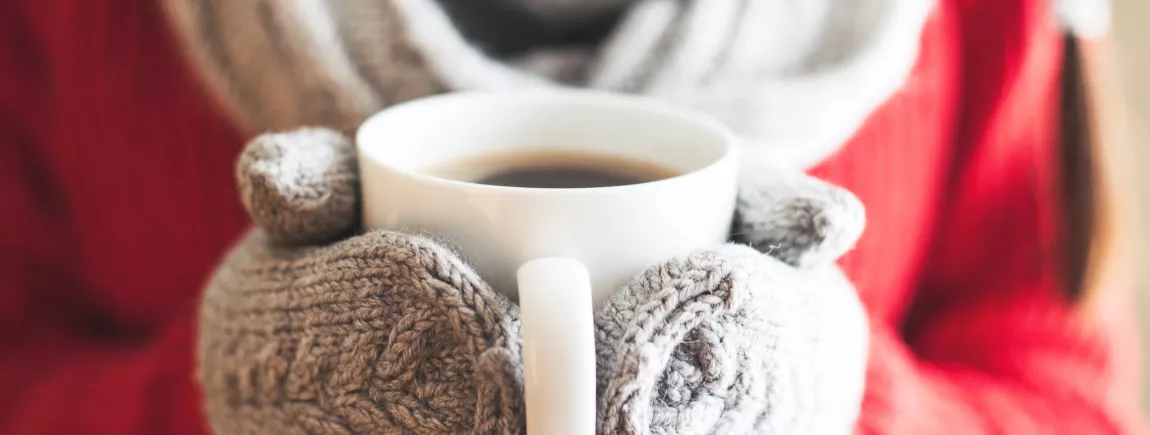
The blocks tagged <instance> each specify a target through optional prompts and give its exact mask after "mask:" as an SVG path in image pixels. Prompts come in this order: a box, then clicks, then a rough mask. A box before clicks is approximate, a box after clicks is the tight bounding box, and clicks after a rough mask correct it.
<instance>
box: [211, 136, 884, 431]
mask: <svg viewBox="0 0 1150 435" xmlns="http://www.w3.org/2000/svg"><path fill="white" fill-rule="evenodd" d="M238 166H239V167H238V171H237V174H238V177H239V184H240V192H241V195H242V199H243V201H244V204H245V205H246V206H247V207H248V210H249V212H250V213H251V215H252V217H253V219H254V220H255V222H256V223H257V225H258V227H259V228H258V229H257V230H254V231H253V232H252V233H251V234H249V235H248V236H246V237H245V238H244V239H243V240H242V241H241V242H240V243H239V244H238V245H237V246H236V247H235V248H234V249H233V250H232V252H231V253H230V254H229V255H228V256H227V257H226V258H225V259H224V261H223V262H222V264H221V265H220V266H219V268H218V269H217V271H216V272H215V274H214V275H213V277H212V280H211V281H210V283H209V286H208V289H207V293H206V295H205V297H204V302H203V308H202V312H201V326H200V346H199V353H198V358H199V362H200V372H199V377H200V380H201V382H202V384H203V387H204V392H205V396H206V400H207V407H206V409H207V414H208V418H209V421H210V423H211V426H212V427H213V429H214V430H215V431H216V433H218V434H220V435H230V434H264V433H267V434H303V433H485V434H487V433H522V432H523V431H524V407H525V404H524V403H523V398H522V371H521V356H520V348H519V345H520V337H519V335H518V334H519V315H518V309H517V307H516V306H515V305H514V304H512V303H510V302H509V301H508V300H507V299H506V298H504V297H503V296H502V295H501V294H500V293H499V292H496V291H494V290H493V289H491V288H490V287H489V286H488V285H487V284H486V283H484V282H483V280H482V279H481V278H480V277H478V276H477V275H476V274H475V272H474V271H472V269H471V268H470V267H468V266H467V264H465V263H464V262H462V261H461V260H460V259H459V258H458V257H457V256H456V255H455V254H454V253H453V252H451V251H450V250H448V249H446V248H444V247H442V246H441V245H439V244H437V243H436V242H435V241H433V240H431V239H429V238H427V237H424V236H421V235H411V234H403V233H397V232H387V231H375V232H369V233H366V234H359V235H352V234H354V233H355V228H356V227H357V225H358V222H357V219H356V218H357V214H358V197H357V193H358V189H357V188H356V184H357V183H358V180H357V177H356V173H355V165H354V152H353V148H352V146H351V144H350V143H349V141H347V140H346V139H344V138H343V137H342V136H340V135H339V134H336V133H333V132H329V131H325V130H314V129H313V130H299V131H295V132H291V133H284V134H272V135H265V136H261V137H260V138H257V139H256V140H254V141H253V142H252V143H251V144H249V146H248V148H247V150H246V151H245V153H244V155H243V156H242V158H241V159H240V163H239V165H238ZM756 175H757V176H756V177H755V178H754V179H751V180H753V181H749V183H751V184H749V185H747V186H744V188H743V193H742V196H743V197H742V199H741V201H740V209H741V210H740V216H741V218H740V221H739V223H738V226H737V228H736V229H737V234H739V235H740V238H742V239H744V241H746V242H748V243H752V244H753V245H754V246H756V247H759V248H761V249H762V250H764V251H766V252H768V253H770V254H771V255H762V254H761V253H760V252H758V251H756V250H754V249H751V248H749V247H747V246H742V245H726V246H720V247H716V248H715V249H711V250H707V251H703V252H699V253H696V254H693V255H690V256H687V257H685V258H679V259H673V260H670V261H668V262H667V263H665V264H662V265H660V266H657V267H654V268H652V269H651V270H649V271H647V272H646V273H644V274H642V275H641V276H639V277H636V278H635V279H634V280H633V281H632V282H631V283H630V284H629V285H627V286H626V287H625V288H623V289H620V290H619V291H618V292H617V293H616V294H615V295H614V296H613V298H612V299H611V300H610V301H609V302H608V304H607V305H606V306H605V307H604V308H603V309H601V310H600V312H599V313H598V314H597V316H596V328H597V331H596V339H597V352H598V367H599V385H598V387H599V401H600V403H599V418H600V422H599V425H600V431H599V432H600V433H653V434H670V433H676V434H737V433H787V434H791V433H813V434H826V433H832V434H833V433H847V432H848V431H849V430H850V427H851V425H852V424H853V421H854V418H855V415H856V414H857V411H858V406H859V401H860V397H861V390H862V379H863V372H864V367H865V346H866V341H865V337H866V323H865V319H864V314H863V311H862V308H861V306H860V304H859V303H858V299H857V297H856V296H855V295H854V293H853V289H852V288H851V286H850V285H849V283H848V282H846V280H845V279H843V277H842V275H841V274H838V273H837V271H836V269H835V268H834V267H833V265H832V264H831V261H832V260H833V259H834V258H835V257H837V256H838V255H839V254H840V253H842V252H843V251H844V250H846V249H847V248H848V247H849V246H850V244H852V243H853V242H854V238H855V237H857V235H858V232H859V231H860V230H861V225H862V215H861V205H859V204H858V203H857V201H856V200H854V197H853V196H851V195H850V194H849V193H845V192H844V191H841V190H839V189H837V188H832V187H828V186H826V185H825V184H822V183H821V182H818V181H817V180H814V179H811V178H805V177H804V176H802V175H801V174H800V173H790V172H786V171H775V170H772V171H764V172H756ZM759 201H767V202H769V204H767V203H760V202H759ZM348 235H351V236H350V237H348ZM345 237H346V238H345ZM341 238H342V239H341ZM796 265H797V266H798V267H796Z"/></svg>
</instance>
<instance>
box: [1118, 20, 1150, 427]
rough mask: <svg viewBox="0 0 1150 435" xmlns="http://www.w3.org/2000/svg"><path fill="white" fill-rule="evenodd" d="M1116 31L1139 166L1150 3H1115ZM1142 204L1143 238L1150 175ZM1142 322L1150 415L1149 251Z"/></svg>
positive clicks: (1144, 153) (1148, 128)
mask: <svg viewBox="0 0 1150 435" xmlns="http://www.w3.org/2000/svg"><path fill="white" fill-rule="evenodd" d="M1114 9H1115V10H1114V12H1115V13H1114V18H1115V20H1114V31H1115V35H1116V37H1117V40H1118V50H1119V54H1120V59H1119V61H1120V63H1121V65H1122V69H1123V71H1122V79H1123V81H1124V86H1125V91H1126V104H1127V105H1128V106H1129V109H1130V118H1131V119H1130V128H1131V130H1132V131H1131V134H1132V135H1133V139H1134V145H1135V148H1136V150H1137V151H1136V155H1137V156H1138V162H1135V164H1138V163H1140V162H1145V161H1147V160H1148V159H1150V150H1148V149H1147V148H1146V146H1145V144H1146V143H1147V141H1150V81H1148V80H1146V79H1147V78H1148V77H1150V23H1148V22H1147V20H1148V19H1150V2H1148V1H1146V0H1114ZM1135 174H1138V175H1139V177H1141V178H1140V179H1139V180H1138V192H1139V200H1140V201H1141V207H1140V208H1141V210H1140V211H1141V218H1142V220H1141V222H1144V224H1143V229H1142V231H1143V235H1145V234H1150V233H1148V232H1147V228H1146V226H1147V225H1146V224H1145V222H1147V221H1146V217H1147V216H1150V207H1147V206H1148V205H1150V171H1146V170H1141V171H1135ZM1140 254H1141V255H1140V257H1139V258H1140V259H1141V263H1142V264H1140V267H1139V270H1140V273H1141V279H1140V280H1139V292H1138V297H1139V303H1138V310H1139V316H1138V317H1139V318H1140V319H1141V322H1142V341H1143V355H1145V356H1143V366H1144V367H1145V368H1144V370H1143V378H1144V381H1143V388H1142V391H1143V394H1142V396H1143V399H1142V407H1143V409H1145V410H1147V411H1148V412H1150V375H1148V374H1150V352H1148V351H1150V255H1148V254H1150V250H1147V249H1145V248H1143V250H1142V252H1141V253H1140Z"/></svg>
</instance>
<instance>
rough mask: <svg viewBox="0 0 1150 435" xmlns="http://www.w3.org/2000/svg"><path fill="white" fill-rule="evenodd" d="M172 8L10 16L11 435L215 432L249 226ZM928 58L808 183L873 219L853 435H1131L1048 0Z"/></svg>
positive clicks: (862, 259) (1126, 343) (1006, 4)
mask: <svg viewBox="0 0 1150 435" xmlns="http://www.w3.org/2000/svg"><path fill="white" fill-rule="evenodd" d="M158 3H160V2H157V1H155V0H85V1H65V0H60V1H45V0H6V1H4V2H3V3H0V210H2V214H0V216H3V218H2V219H3V220H2V221H0V349H2V350H0V389H3V391H4V392H5V394H3V395H0V433H3V434H8V435H30V434H81V433H83V434H98V433H108V434H202V433H204V431H205V427H204V422H203V419H202V418H201V409H200V398H199V397H198V392H197V390H196V387H195V383H194V381H193V364H192V361H193V348H194V346H193V342H194V337H193V328H192V327H191V325H192V319H193V313H194V310H195V305H196V295H197V292H198V291H199V289H200V287H201V285H202V283H203V281H204V278H205V274H206V273H207V271H208V270H209V268H210V267H211V265H212V263H213V261H215V260H216V259H217V258H218V256H219V255H220V253H221V251H222V250H223V249H225V247H226V245H227V244H228V243H229V242H231V241H232V240H234V238H235V237H236V236H237V234H238V233H239V232H240V231H241V230H242V229H243V228H244V227H245V225H247V222H246V220H245V216H244V213H243V212H242V209H241V207H240V205H239V204H238V202H237V200H236V195H235V192H234V189H233V181H232V163H233V159H234V158H235V156H236V154H237V152H238V150H239V148H240V145H241V142H242V141H241V138H240V137H239V135H238V134H237V133H236V132H235V131H234V130H233V129H232V128H231V127H229V125H228V123H227V122H226V120H224V119H223V118H222V117H221V116H220V115H219V114H218V112H217V111H215V110H214V107H213V105H212V104H211V103H210V101H209V100H208V99H207V98H206V97H205V95H204V93H203V91H202V89H201V88H200V87H199V86H198V85H197V82H196V80H195V79H194V77H192V75H191V74H190V73H189V71H190V70H189V69H188V68H187V66H186V65H185V64H184V63H183V62H182V59H181V57H180V54H179V53H178V51H177V50H176V48H175V47H176V45H175V44H174V40H173V38H172V35H171V34H170V33H169V32H168V31H167V29H166V27H165V24H164V21H163V19H162V18H161V13H160V11H159V10H158V6H157V4H158ZM922 44H923V45H922V56H921V58H920V60H919V64H918V66H917V69H916V71H915V73H914V75H913V77H912V78H911V79H910V80H909V82H908V83H907V84H906V87H905V89H904V90H903V91H901V92H900V93H898V94H897V95H896V96H895V97H894V98H893V100H891V101H890V102H889V103H888V104H886V105H885V106H884V107H883V108H882V109H881V110H879V111H878V112H877V113H875V114H874V115H873V116H872V118H871V119H870V120H869V121H868V123H867V125H866V126H865V127H864V128H863V130H862V131H860V132H859V133H858V135H857V137H856V138H855V139H854V140H853V141H852V143H850V144H848V146H846V147H845V149H844V150H842V151H841V152H840V153H839V154H837V155H836V156H834V157H833V158H832V159H830V160H829V161H827V162H826V163H824V164H823V165H822V166H820V167H819V168H818V169H817V170H816V174H817V175H819V176H821V177H824V178H826V179H829V180H831V181H833V182H835V183H838V184H841V185H844V186H846V187H848V188H850V189H851V190H853V191H854V192H855V193H856V194H857V195H858V196H859V197H860V198H861V199H862V200H863V202H864V203H865V204H866V205H867V212H868V225H869V226H868V228H867V231H866V234H865V235H864V236H863V238H862V240H861V241H860V243H859V245H858V248H857V249H856V250H855V251H853V252H852V253H850V254H848V255H847V257H846V258H845V259H844V260H843V261H842V265H843V267H844V268H845V270H846V271H847V273H848V275H849V276H850V277H851V278H852V279H853V280H854V281H855V282H856V283H857V285H858V289H859V292H860V293H861V295H862V298H863V300H864V302H865V303H866V306H867V308H868V310H869V313H870V315H871V319H872V326H873V337H872V350H871V355H872V356H871V359H870V366H869V377H868V380H867V381H868V385H867V394H866V400H865V403H864V406H863V413H862V418H861V421H860V423H859V429H858V432H859V433H864V434H871V433H888V434H907V435H912V434H913V435H918V434H928V433H946V434H983V433H1010V434H1026V433H1036V434H1037V433H1041V434H1052V433H1067V434H1075V435H1080V434H1109V433H1133V432H1137V431H1139V430H1140V427H1141V421H1142V420H1141V417H1140V415H1139V414H1138V413H1137V411H1136V391H1137V386H1138V385H1139V383H1138V380H1137V378H1136V376H1135V375H1136V369H1135V367H1136V361H1135V360H1134V355H1135V350H1134V348H1135V344H1136V342H1135V339H1134V338H1135V337H1134V335H1133V332H1132V331H1133V330H1132V328H1131V322H1130V321H1129V320H1130V314H1131V313H1129V312H1127V310H1125V309H1111V308H1109V307H1113V306H1115V305H1114V304H1100V305H1099V308H1098V309H1096V310H1093V311H1087V312H1082V313H1074V312H1073V311H1072V310H1071V307H1069V306H1067V305H1066V304H1065V303H1063V302H1062V301H1061V300H1060V299H1059V297H1058V296H1057V295H1058V293H1059V289H1058V288H1057V285H1056V284H1055V280H1054V279H1053V277H1054V276H1055V270H1054V266H1053V262H1052V261H1051V259H1052V258H1055V256H1054V255H1052V254H1053V253H1052V252H1051V248H1052V246H1053V245H1054V244H1053V243H1052V242H1053V241H1054V234H1055V231H1056V227H1057V225H1058V221H1057V218H1058V216H1056V215H1055V214H1054V213H1053V210H1054V205H1055V203H1054V201H1055V197H1054V196H1053V195H1052V192H1054V190H1055V189H1054V187H1055V186H1056V184H1057V182H1058V180H1057V173H1056V172H1055V171H1054V170H1053V168H1055V167H1056V163H1057V162H1056V161H1055V158H1056V155H1057V153H1056V152H1055V150H1056V148H1055V147H1056V145H1055V136H1054V135H1055V132H1056V125H1057V121H1058V119H1057V110H1056V98H1057V73H1058V67H1059V61H1060V59H1061V52H1060V47H1061V42H1060V39H1059V30H1058V29H1057V28H1056V26H1055V24H1054V22H1053V19H1052V13H1051V11H1050V5H1049V4H1048V1H1045V0H1017V1H1002V0H953V1H949V0H943V1H941V2H940V5H939V7H938V8H937V10H936V11H935V13H934V15H933V17H932V19H931V21H930V23H929V24H928V25H927V30H926V33H925V34H924V35H923V37H922ZM859 85H860V86H865V85H866V84H865V83H860V84H859ZM1119 306H1120V304H1119ZM1124 308H1128V307H1124Z"/></svg>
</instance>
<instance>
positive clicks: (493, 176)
mask: <svg viewBox="0 0 1150 435" xmlns="http://www.w3.org/2000/svg"><path fill="white" fill-rule="evenodd" d="M422 172H423V173H424V174H427V175H431V176H433V177H438V178H446V179H449V180H456V181H465V182H470V183H478V184H486V185H491V186H506V187H533V188H540V189H579V188H592V187H612V186H627V185H631V184H640V183H649V182H652V181H659V180H664V179H667V178H672V177H675V176H678V175H681V174H682V172H681V171H676V170H674V169H671V168H668V167H666V166H662V165H659V164H657V163H653V162H650V161H645V160H640V159H635V158H630V157H623V156H615V155H608V154H602V153H593V152H580V151H557V150H553V149H543V148H541V149H538V150H523V151H511V152H498V153H488V154H482V155H478V156H475V157H470V158H462V159H458V160H452V161H448V162H446V163H441V164H437V165H434V166H431V167H428V168H426V169H424V170H423V171H422Z"/></svg>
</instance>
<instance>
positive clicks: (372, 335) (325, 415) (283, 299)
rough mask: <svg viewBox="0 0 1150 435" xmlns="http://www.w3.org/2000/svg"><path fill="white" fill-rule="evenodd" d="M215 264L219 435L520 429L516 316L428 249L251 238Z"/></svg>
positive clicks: (209, 391)
mask: <svg viewBox="0 0 1150 435" xmlns="http://www.w3.org/2000/svg"><path fill="white" fill-rule="evenodd" d="M224 264H225V266H224V267H222V268H221V269H220V270H219V271H218V272H217V273H216V274H215V277H214V278H213V280H212V283H211V285H210V286H209V291H208V292H207V294H206V295H205V298H204V304H203V312H202V317H201V329H200V337H201V340H200V351H199V356H200V365H201V369H200V373H201V381H202V382H203V385H204V390H205V392H206V396H207V398H208V406H207V409H208V414H209V416H210V417H211V420H212V425H213V427H214V428H215V430H216V431H217V433H220V434H240V433H277V434H288V433H394V432H407V431H414V432H416V433H459V432H471V433H490V434H503V433H515V432H519V431H521V428H520V426H521V422H522V419H523V416H522V412H523V407H522V400H521V397H520V396H521V389H522V386H521V385H520V382H521V376H520V375H519V373H517V372H516V371H515V370H514V369H515V368H517V367H519V359H520V356H519V338H518V322H519V316H518V312H517V310H516V308H515V307H514V306H513V305H511V304H510V303H508V301H507V300H506V299H505V298H503V297H502V296H500V295H499V294H498V293H496V292H494V291H493V290H491V289H490V288H489V287H488V286H487V285H486V284H484V283H483V282H482V281H481V280H480V279H479V278H478V277H477V276H476V275H475V273H474V272H472V271H471V270H470V269H469V268H468V267H467V266H466V265H463V264H462V263H460V262H459V261H458V260H457V259H456V257H454V256H453V255H451V254H450V253H448V252H446V251H445V250H444V249H443V248H441V247H439V246H438V245H436V244H434V243H432V242H431V241H429V240H427V239H424V238H420V237H415V236H409V235H401V234H396V233H386V232H375V233H370V234H366V235H363V236H359V237H355V238H351V239H349V240H347V241H344V242H340V243H337V244H334V245H331V246H328V247H323V248H304V249H299V250H288V249H281V248H277V247H275V245H273V244H269V243H268V240H267V239H266V237H265V235H264V234H263V233H261V232H258V231H257V232H254V233H252V234H250V235H249V236H248V237H247V238H246V239H245V241H244V242H243V243H242V244H241V245H240V247H239V248H238V249H236V250H235V251H234V252H233V253H232V254H231V255H230V256H229V257H228V259H227V260H226V261H225V263H224Z"/></svg>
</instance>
